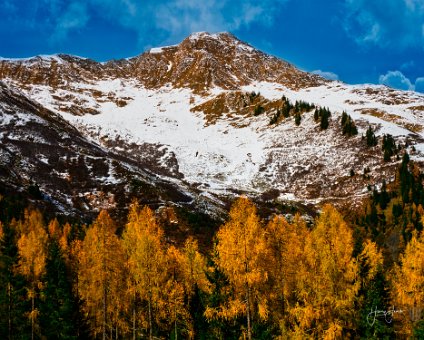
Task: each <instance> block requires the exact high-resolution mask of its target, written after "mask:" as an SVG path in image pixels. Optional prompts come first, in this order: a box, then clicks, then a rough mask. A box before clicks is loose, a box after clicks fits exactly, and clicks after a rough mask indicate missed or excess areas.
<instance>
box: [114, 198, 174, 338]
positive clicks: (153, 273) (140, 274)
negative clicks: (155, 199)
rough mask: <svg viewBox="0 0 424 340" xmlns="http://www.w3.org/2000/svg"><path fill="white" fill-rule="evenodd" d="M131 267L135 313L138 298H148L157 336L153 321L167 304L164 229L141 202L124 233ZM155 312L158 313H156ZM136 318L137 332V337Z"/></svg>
mask: <svg viewBox="0 0 424 340" xmlns="http://www.w3.org/2000/svg"><path fill="white" fill-rule="evenodd" d="M122 241H123V245H124V249H125V252H126V258H127V265H128V271H129V281H128V282H129V284H128V286H129V288H130V291H131V292H132V293H133V315H134V317H135V316H136V315H137V314H138V313H137V310H136V305H137V304H136V302H137V299H140V300H141V301H145V302H147V317H146V318H145V319H147V328H148V332H149V338H150V339H152V338H153V321H154V318H155V317H156V320H158V319H159V318H160V316H161V310H162V309H161V307H163V306H164V301H163V299H164V294H163V293H164V288H165V284H166V275H167V268H166V265H167V261H166V253H165V250H164V244H163V231H162V229H161V228H160V226H159V224H158V223H157V221H156V217H155V215H154V212H153V211H152V210H151V209H150V208H149V207H147V206H146V207H144V208H142V209H141V208H140V206H139V204H138V203H137V202H134V203H132V204H131V206H130V211H129V214H128V223H127V225H126V227H125V230H124V232H123V235H122ZM154 312H156V315H155V316H154V315H153V314H154ZM135 322H136V321H135V319H134V320H133V332H134V335H133V336H134V337H135V329H136V325H135Z"/></svg>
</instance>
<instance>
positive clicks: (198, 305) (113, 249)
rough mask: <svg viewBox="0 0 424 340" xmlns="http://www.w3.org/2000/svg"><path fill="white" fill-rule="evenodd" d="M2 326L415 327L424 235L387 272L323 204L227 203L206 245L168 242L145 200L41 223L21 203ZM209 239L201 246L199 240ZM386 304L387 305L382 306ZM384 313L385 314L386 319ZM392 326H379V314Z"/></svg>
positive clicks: (232, 334)
mask: <svg viewBox="0 0 424 340" xmlns="http://www.w3.org/2000/svg"><path fill="white" fill-rule="evenodd" d="M0 240H1V243H0V256H1V258H0V282H1V285H0V287H1V292H0V334H1V335H2V337H3V338H9V339H29V338H31V339H77V338H78V339H79V338H92V339H140V338H146V339H147V338H148V339H153V338H171V339H178V338H184V339H239V338H240V337H244V338H247V339H269V338H293V339H296V338H299V339H300V338H301V339H308V338H328V339H334V338H348V337H375V338H383V337H393V336H409V337H412V336H416V337H417V338H419V337H420V336H422V334H423V332H424V324H423V307H424V289H423V285H424V238H423V235H422V232H421V233H419V232H417V231H413V232H411V237H410V238H409V242H408V243H407V244H406V246H405V247H404V251H403V253H402V254H401V255H400V257H399V261H397V262H396V263H394V264H391V265H390V266H389V267H388V266H387V264H386V263H385V257H384V254H383V252H382V250H381V249H380V247H379V246H378V244H377V243H376V242H374V241H372V240H371V239H362V240H361V242H360V243H358V239H357V238H356V237H355V235H354V232H353V231H352V228H351V227H350V226H349V225H348V223H347V222H346V221H345V220H344V218H343V217H342V215H341V214H340V213H339V212H338V211H337V210H336V209H335V208H334V207H333V206H331V205H325V206H324V207H323V208H322V211H321V213H320V215H319V216H318V217H317V219H316V220H315V222H314V224H313V225H308V224H307V223H306V222H305V221H304V220H303V219H302V217H301V216H300V215H296V216H294V218H292V219H291V220H290V221H289V220H287V219H286V218H285V217H283V216H281V215H274V216H270V217H269V218H268V219H267V220H263V219H261V218H260V217H259V214H258V211H257V208H256V206H255V204H254V203H252V202H251V201H250V200H249V199H248V198H246V197H240V198H238V199H237V200H236V201H235V202H234V203H233V205H232V207H231V210H230V212H229V216H228V219H227V221H226V222H225V223H224V224H223V225H222V226H221V227H220V228H219V230H218V232H217V233H216V236H215V238H214V240H213V242H214V246H213V250H212V251H211V252H210V253H208V254H202V253H201V252H200V251H199V247H198V244H197V241H196V240H195V239H194V238H193V237H189V238H188V239H187V240H186V241H185V244H184V245H183V246H179V247H177V246H176V245H175V244H173V243H172V242H171V241H170V240H169V239H167V238H166V235H165V234H164V231H163V229H162V227H161V225H160V224H159V222H158V219H157V217H156V215H155V212H154V211H152V210H151V209H150V208H149V207H141V206H140V205H139V204H138V203H137V202H133V203H132V204H131V206H130V208H129V213H128V217H127V223H126V224H125V225H124V226H118V225H117V224H116V223H115V222H114V221H113V220H112V218H111V217H110V216H109V214H108V212H107V211H101V212H100V213H99V215H98V216H97V218H96V220H95V221H94V222H93V223H92V224H91V225H90V226H88V227H76V226H71V225H70V224H68V223H66V224H64V225H60V224H59V222H58V221H57V220H56V219H54V220H52V221H50V222H49V223H47V224H45V222H44V218H43V216H42V214H41V213H40V212H39V211H37V210H26V211H25V214H24V217H23V218H22V219H19V220H16V219H12V220H11V221H9V222H4V223H2V224H1V228H0ZM211 242H212V241H211ZM392 306H393V307H392ZM387 315H389V318H388V317H387ZM389 321H390V322H389Z"/></svg>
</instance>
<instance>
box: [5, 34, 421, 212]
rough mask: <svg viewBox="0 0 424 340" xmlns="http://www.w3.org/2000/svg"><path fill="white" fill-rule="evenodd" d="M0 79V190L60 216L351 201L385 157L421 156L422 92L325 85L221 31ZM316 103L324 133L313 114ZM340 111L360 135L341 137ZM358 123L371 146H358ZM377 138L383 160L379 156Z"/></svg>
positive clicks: (27, 63)
mask: <svg viewBox="0 0 424 340" xmlns="http://www.w3.org/2000/svg"><path fill="white" fill-rule="evenodd" d="M0 79H1V82H2V83H1V87H0V91H1V92H0V115H1V117H2V118H1V121H0V138H1V140H2V143H1V155H0V156H1V168H0V169H1V172H0V175H1V176H0V179H1V182H2V183H3V184H4V185H5V186H7V187H8V188H12V187H13V188H15V189H16V190H20V191H25V190H27V189H28V186H31V185H32V186H34V185H36V187H37V188H38V190H39V191H40V193H41V195H42V197H43V198H44V200H48V201H49V202H52V204H53V205H56V206H57V207H59V208H60V209H62V210H64V211H65V210H67V209H69V208H72V209H74V210H75V212H76V213H84V211H85V212H87V211H90V210H91V209H99V208H101V207H102V206H103V205H105V204H106V203H105V202H112V203H110V204H112V206H118V205H121V206H125V205H126V204H127V203H128V201H129V200H130V199H131V197H132V196H133V195H136V196H138V197H140V198H143V199H144V201H145V202H156V203H157V204H165V203H166V202H179V203H184V204H194V203H193V202H199V201H202V202H203V203H205V204H206V205H208V204H212V205H215V206H220V205H221V203H220V202H222V201H223V200H224V201H225V197H228V196H231V195H233V194H239V193H247V194H249V195H252V196H256V197H260V198H263V199H264V200H278V201H283V202H285V201H296V202H303V203H306V204H314V205H315V204H317V203H320V202H325V201H331V202H335V203H339V204H344V203H345V202H349V204H352V203H353V204H355V203H358V202H360V201H361V199H362V198H363V197H365V196H367V195H368V190H369V186H373V185H377V186H379V185H381V184H382V182H383V180H385V181H393V180H394V179H395V176H396V169H397V167H398V164H399V156H396V154H398V155H400V154H401V153H402V152H403V151H402V150H406V151H407V152H408V153H410V155H411V158H412V159H413V160H414V161H416V162H417V164H422V161H423V157H424V154H423V152H424V139H423V136H424V133H423V126H424V96H423V95H421V94H418V93H415V92H405V91H397V90H393V89H390V88H387V87H385V86H377V85H347V84H344V83H342V82H338V81H329V80H326V79H323V78H321V77H319V76H317V75H313V74H310V73H307V72H303V71H301V70H299V69H297V68H296V67H295V66H293V65H291V64H289V63H287V62H285V61H283V60H280V59H278V58H276V57H273V56H270V55H267V54H265V53H263V52H261V51H258V50H256V49H255V48H254V47H252V46H250V45H248V44H246V43H244V42H242V41H240V40H238V39H237V38H236V37H234V36H233V35H231V34H229V33H218V34H209V33H205V32H201V33H195V34H192V35H190V36H189V37H188V38H186V39H184V40H183V41H182V42H181V43H180V44H179V45H175V46H168V47H161V48H153V49H150V50H149V51H147V52H145V53H143V54H141V55H139V56H137V57H134V58H129V59H123V60H114V61H109V62H105V63H99V62H96V61H93V60H90V59H85V58H81V57H76V56H69V55H62V54H58V55H54V56H38V57H33V58H28V59H1V60H0ZM296 102H297V103H298V104H297V105H296ZM306 104H311V105H312V104H313V106H309V105H306ZM290 105H291V106H290ZM287 107H289V108H291V110H289V112H287V115H288V117H285V116H284V114H283V113H282V112H283V111H284V108H287ZM324 108H328V111H329V112H330V113H331V116H330V117H329V121H328V128H323V127H322V125H321V123H320V122H321V120H322V119H323V118H320V117H319V115H318V116H317V115H316V114H315V115H314V113H315V109H317V111H318V110H319V109H324ZM326 112H327V111H326ZM343 112H345V113H346V114H347V115H348V116H349V120H353V122H354V125H355V126H356V129H357V131H358V134H356V135H355V134H351V133H346V131H344V128H343V126H342V117H344V118H343V119H344V120H345V119H346V115H343ZM296 116H298V118H296ZM297 120H300V124H296V121H297ZM297 123H299V122H297ZM369 127H371V130H372V131H373V133H374V134H375V135H376V137H377V138H378V140H379V143H378V145H377V146H368V145H367V143H366V138H365V135H366V131H367V129H368V128H369ZM384 135H386V136H387V135H390V136H393V140H392V139H391V138H388V140H389V141H390V143H392V144H393V145H392V146H389V148H391V149H390V152H389V153H393V156H392V155H386V156H385V155H384V153H383V151H382V147H381V145H382V140H383V136H384ZM384 139H385V140H386V137H385V138H384ZM390 143H389V144H390ZM386 151H387V150H386ZM387 152H388V151H387ZM117 197H119V198H118V199H117ZM116 201H118V202H119V203H116ZM114 202H115V203H114ZM203 203H202V204H200V205H199V204H198V203H196V204H198V206H201V207H204V206H205V204H203Z"/></svg>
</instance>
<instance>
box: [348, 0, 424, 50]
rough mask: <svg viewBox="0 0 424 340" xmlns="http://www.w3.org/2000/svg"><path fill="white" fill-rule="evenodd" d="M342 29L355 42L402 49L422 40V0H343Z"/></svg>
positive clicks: (415, 44)
mask: <svg viewBox="0 0 424 340" xmlns="http://www.w3.org/2000/svg"><path fill="white" fill-rule="evenodd" d="M344 14H345V16H344V28H345V30H346V32H347V33H348V35H349V36H350V37H351V38H352V39H354V40H355V41H356V42H357V43H358V44H361V45H362V44H374V45H378V46H382V47H393V48H398V49H399V48H400V49H402V48H406V47H410V46H422V45H423V43H424V1H423V0H373V1H368V0H345V13H344Z"/></svg>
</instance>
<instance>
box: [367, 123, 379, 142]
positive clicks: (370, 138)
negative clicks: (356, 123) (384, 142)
mask: <svg viewBox="0 0 424 340" xmlns="http://www.w3.org/2000/svg"><path fill="white" fill-rule="evenodd" d="M365 137H366V140H367V146H368V147H373V146H376V145H377V137H376V136H375V134H374V130H373V129H372V128H371V126H369V127H368V129H367V132H366V134H365Z"/></svg>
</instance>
